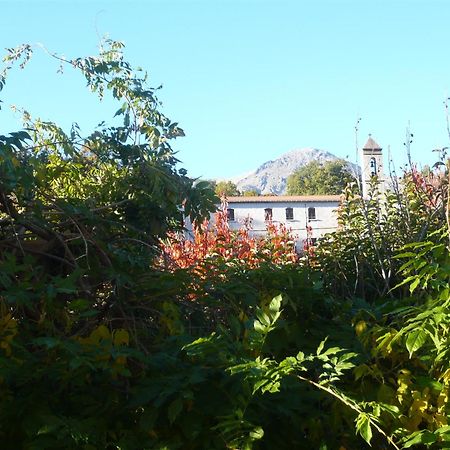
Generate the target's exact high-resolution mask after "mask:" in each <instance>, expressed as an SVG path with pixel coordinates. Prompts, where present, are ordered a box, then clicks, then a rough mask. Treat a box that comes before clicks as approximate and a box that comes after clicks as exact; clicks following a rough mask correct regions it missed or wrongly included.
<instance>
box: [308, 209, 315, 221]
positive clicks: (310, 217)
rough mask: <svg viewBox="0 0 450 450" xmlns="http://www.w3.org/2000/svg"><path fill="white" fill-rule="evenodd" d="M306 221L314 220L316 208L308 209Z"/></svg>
mask: <svg viewBox="0 0 450 450" xmlns="http://www.w3.org/2000/svg"><path fill="white" fill-rule="evenodd" d="M308 220H316V208H308Z"/></svg>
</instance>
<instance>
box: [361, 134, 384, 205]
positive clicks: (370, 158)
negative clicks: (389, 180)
mask: <svg viewBox="0 0 450 450" xmlns="http://www.w3.org/2000/svg"><path fill="white" fill-rule="evenodd" d="M361 169H362V191H363V192H362V194H363V197H367V196H368V195H369V190H370V185H371V183H373V178H374V177H377V182H378V191H379V192H383V191H384V172H383V149H382V148H381V147H380V146H379V145H378V144H377V143H376V142H375V140H374V139H373V138H372V136H371V135H370V134H369V138H368V139H367V142H366V144H365V145H364V147H363V148H362V167H361Z"/></svg>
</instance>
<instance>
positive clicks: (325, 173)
mask: <svg viewBox="0 0 450 450" xmlns="http://www.w3.org/2000/svg"><path fill="white" fill-rule="evenodd" d="M353 180H354V177H353V175H352V174H351V173H350V170H349V165H348V163H347V162H346V161H345V160H343V159H338V160H334V161H326V162H325V163H320V162H318V161H311V162H310V163H309V164H307V165H306V166H303V167H301V168H299V169H297V170H296V171H295V172H294V173H293V174H292V175H290V176H289V177H288V180H287V194H288V195H333V194H340V193H341V192H342V191H343V190H344V188H345V186H346V185H347V184H348V183H350V182H351V181H353Z"/></svg>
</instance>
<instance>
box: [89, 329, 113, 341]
mask: <svg viewBox="0 0 450 450" xmlns="http://www.w3.org/2000/svg"><path fill="white" fill-rule="evenodd" d="M90 339H91V341H92V343H95V344H98V343H99V342H100V341H106V340H111V333H110V332H109V330H108V328H107V327H106V326H105V325H100V326H98V327H97V328H96V329H95V330H93V331H92V333H91V335H90Z"/></svg>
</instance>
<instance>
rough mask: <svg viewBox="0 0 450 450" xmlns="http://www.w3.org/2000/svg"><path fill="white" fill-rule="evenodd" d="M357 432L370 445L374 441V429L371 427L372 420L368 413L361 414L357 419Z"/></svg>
mask: <svg viewBox="0 0 450 450" xmlns="http://www.w3.org/2000/svg"><path fill="white" fill-rule="evenodd" d="M356 432H357V433H359V434H360V435H361V436H362V438H363V439H364V440H365V441H366V442H367V443H368V444H370V441H371V439H372V428H371V427H370V418H369V416H368V415H367V414H366V413H360V414H359V415H358V417H357V418H356Z"/></svg>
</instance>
